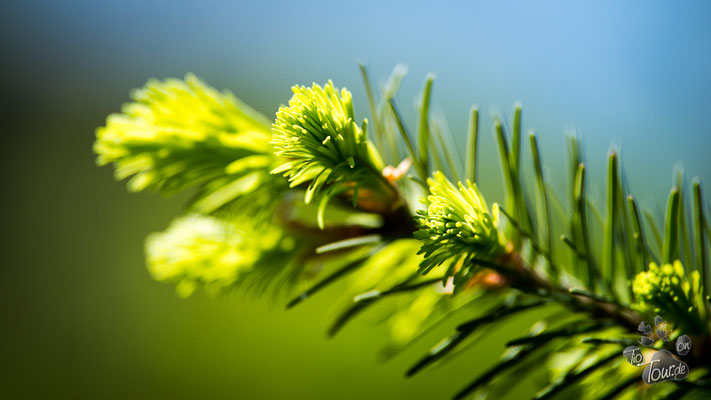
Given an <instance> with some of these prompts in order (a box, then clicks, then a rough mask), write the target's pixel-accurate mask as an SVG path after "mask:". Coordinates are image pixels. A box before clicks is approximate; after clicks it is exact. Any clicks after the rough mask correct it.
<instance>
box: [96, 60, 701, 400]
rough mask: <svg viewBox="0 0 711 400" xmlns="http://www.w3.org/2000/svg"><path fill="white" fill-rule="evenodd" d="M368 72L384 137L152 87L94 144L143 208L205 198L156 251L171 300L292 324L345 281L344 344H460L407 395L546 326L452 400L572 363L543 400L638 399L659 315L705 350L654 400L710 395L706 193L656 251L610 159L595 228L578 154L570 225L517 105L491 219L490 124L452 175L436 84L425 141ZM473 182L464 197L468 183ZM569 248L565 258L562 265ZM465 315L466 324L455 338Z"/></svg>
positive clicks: (695, 190) (343, 97)
mask: <svg viewBox="0 0 711 400" xmlns="http://www.w3.org/2000/svg"><path fill="white" fill-rule="evenodd" d="M359 67H360V71H361V75H362V78H363V81H364V84H365V85H366V95H367V100H368V105H369V107H368V108H369V110H370V113H371V119H370V120H371V121H373V123H372V128H373V129H370V132H369V129H368V123H367V120H363V122H362V123H360V124H358V123H356V116H355V111H354V110H353V105H352V99H351V94H350V92H349V91H348V90H346V89H345V88H344V89H341V90H338V89H336V87H335V86H334V85H333V83H332V82H331V81H329V82H328V83H327V84H326V85H324V86H319V85H316V84H314V85H313V86H311V87H304V86H295V87H294V88H293V91H294V95H293V97H292V98H291V100H290V101H289V104H288V106H283V107H281V108H280V109H279V110H278V111H277V114H276V120H275V122H274V123H273V124H272V126H271V132H270V131H269V127H268V124H267V123H266V122H265V121H266V119H265V118H263V117H261V116H260V115H259V114H257V113H256V112H254V111H253V110H251V109H250V108H249V107H248V106H246V105H245V104H243V103H242V102H240V101H239V100H237V99H236V98H235V97H234V96H232V95H231V94H229V93H228V92H224V93H220V92H218V91H216V90H214V89H212V88H210V87H208V86H206V85H205V84H203V83H202V82H201V81H199V80H197V78H194V77H192V76H190V75H189V76H188V77H186V79H185V81H179V80H167V81H164V82H158V81H149V83H148V84H147V85H146V87H145V88H144V89H142V90H139V91H136V92H135V93H134V96H133V97H134V103H132V104H129V105H127V106H124V109H123V113H122V114H116V115H112V116H110V117H109V118H108V120H107V125H106V127H104V128H100V129H99V130H97V141H96V144H95V147H94V148H95V151H96V153H97V155H98V158H97V162H98V163H99V164H100V165H103V164H106V163H113V164H114V165H115V167H116V176H117V178H118V179H123V178H126V177H132V178H131V180H130V181H129V188H130V189H131V190H143V189H151V190H158V191H161V192H164V193H172V192H175V191H178V190H182V189H185V188H188V187H191V186H199V187H198V189H197V194H196V195H195V198H194V199H193V200H192V201H191V202H190V204H189V210H190V213H188V214H186V215H184V216H181V217H178V218H177V219H176V220H175V221H174V222H173V223H172V224H171V225H170V226H169V227H168V229H167V230H166V231H165V232H162V233H156V234H153V235H151V236H149V238H148V239H147V241H146V256H147V257H146V259H147V264H148V268H149V271H150V272H151V274H152V276H153V277H154V278H155V279H156V280H159V281H164V282H170V283H172V284H174V285H175V286H176V290H177V291H178V293H179V294H180V295H181V296H188V295H189V294H190V293H192V291H193V290H195V289H197V288H198V287H203V288H204V289H205V290H206V291H207V292H209V293H219V292H224V291H226V290H228V289H231V288H234V287H259V288H263V287H266V286H273V287H275V288H277V290H275V292H279V291H281V292H286V293H290V294H291V293H296V295H295V296H292V297H291V301H289V302H288V304H287V307H294V306H296V305H298V304H300V303H302V302H303V301H305V300H307V299H311V298H315V297H317V295H318V293H320V292H321V291H323V290H324V289H326V288H328V287H330V286H331V285H332V284H334V283H335V282H338V281H343V280H345V281H347V282H348V288H349V289H348V290H347V291H346V294H345V295H344V299H343V301H341V302H339V308H338V311H337V312H336V317H335V319H334V321H333V322H332V324H331V327H330V330H329V335H334V334H335V333H337V332H339V331H341V330H342V328H343V327H345V326H346V325H347V324H348V323H349V322H351V321H354V320H355V318H356V317H358V318H360V316H365V315H366V314H367V315H371V314H377V315H379V319H380V320H383V321H387V322H386V324H387V325H388V327H389V329H388V331H389V335H390V339H389V347H388V348H386V352H385V354H387V355H389V356H392V355H394V354H396V353H398V352H401V351H403V350H405V349H408V348H409V346H410V344H411V343H413V342H414V341H416V340H424V338H426V337H427V335H426V334H427V333H429V332H431V331H432V329H433V327H435V326H441V325H444V324H450V325H451V330H452V332H451V334H450V335H448V336H447V337H445V338H444V339H443V340H442V341H440V342H438V343H436V344H435V346H434V347H432V349H431V350H430V351H429V352H428V353H427V354H425V355H424V356H422V357H421V358H420V359H419V361H418V362H417V363H416V364H414V365H413V366H412V367H411V368H410V370H408V371H407V375H408V376H409V375H413V374H415V373H417V372H419V371H421V370H423V369H424V368H425V367H427V366H430V365H432V364H434V363H436V362H440V361H444V360H446V359H448V358H450V357H451V356H452V355H453V354H456V353H458V352H460V351H464V350H465V349H466V347H467V343H471V342H472V341H473V338H474V337H475V334H476V335H484V334H487V333H491V332H500V331H498V329H499V328H500V327H501V326H502V325H501V323H502V322H503V321H505V320H507V319H511V318H520V317H521V315H522V314H523V313H524V312H527V311H529V310H530V311H531V313H530V315H534V311H535V315H536V316H537V317H540V320H539V321H538V322H537V323H535V324H534V325H533V326H531V328H530V329H529V333H528V334H527V335H525V336H520V335H518V337H515V336H514V337H510V338H507V341H508V345H509V348H508V349H507V350H506V352H505V353H504V355H503V357H502V358H501V360H500V361H499V362H498V363H496V364H495V365H494V366H493V367H491V368H490V369H488V370H487V371H485V372H484V373H483V374H481V375H480V376H478V377H476V378H475V379H474V380H472V381H470V383H469V384H468V385H467V386H465V387H464V388H462V389H459V390H458V391H455V390H453V391H452V393H454V396H455V398H463V397H466V396H470V395H474V394H482V395H483V394H486V393H491V394H492V396H496V395H500V394H501V393H502V391H503V390H506V389H507V388H508V387H509V385H511V383H512V382H514V381H518V380H519V379H518V378H519V375H521V376H524V375H526V366H528V365H531V363H534V362H537V363H542V362H545V361H546V360H548V361H551V360H558V359H561V358H567V360H568V361H567V362H566V364H565V366H564V367H561V368H557V369H555V370H552V371H551V372H550V374H549V375H547V376H548V379H549V381H548V382H546V383H545V384H543V385H538V386H539V387H538V389H537V394H535V395H536V397H538V398H550V397H556V396H557V397H559V398H562V397H565V396H567V395H570V394H571V393H586V392H584V391H582V392H581V390H582V389H589V392H587V393H590V394H591V395H590V396H591V397H593V396H598V397H603V398H613V397H615V396H617V395H620V394H625V393H630V392H631V391H632V390H637V391H639V390H642V389H640V387H641V385H640V384H637V385H635V382H639V380H636V379H638V378H636V379H632V378H633V377H630V376H629V374H628V372H625V370H624V369H623V368H622V367H621V365H622V364H624V363H623V361H622V356H621V355H620V354H621V351H622V347H624V346H625V345H628V344H629V339H628V338H627V337H626V335H630V334H632V333H633V332H635V331H636V329H637V327H638V325H639V324H640V322H641V321H643V320H648V318H651V317H653V316H654V314H659V315H663V316H664V317H665V318H666V319H667V320H668V321H669V322H670V323H671V324H673V325H672V326H673V329H674V330H673V332H672V335H674V336H679V335H684V334H688V335H689V336H691V337H692V338H693V343H694V347H693V349H692V352H691V353H690V354H689V355H688V357H687V358H686V360H687V361H688V365H690V366H691V367H692V368H694V369H699V370H700V371H699V372H698V374H696V375H694V376H693V377H690V378H689V381H685V382H681V383H676V385H678V389H675V390H665V389H659V386H657V387H652V388H645V389H644V390H645V392H646V393H649V394H650V395H652V396H657V395H664V394H667V393H669V394H670V395H673V396H684V395H687V394H689V393H694V392H699V391H703V390H708V389H709V381H708V380H704V379H705V378H704V377H705V376H708V374H709V373H710V372H709V371H711V364H709V359H710V358H709V357H708V354H709V353H708V352H709V351H711V334H710V332H711V326H710V320H711V319H710V318H709V315H711V303H710V302H709V298H708V293H709V292H708V287H707V284H709V282H708V281H709V279H710V278H709V265H708V264H709V263H708V259H707V258H708V257H707V254H708V245H709V226H708V221H707V220H706V219H705V213H704V207H705V204H704V201H703V197H702V193H701V186H700V184H699V183H698V182H694V183H693V184H692V189H691V192H692V193H691V195H692V198H693V207H692V208H690V209H689V208H687V205H686V204H685V201H686V200H685V199H686V193H685V189H684V188H685V185H684V178H683V175H682V174H681V173H679V174H678V175H677V182H676V185H677V187H676V188H675V189H673V190H672V192H671V194H670V197H669V202H668V204H667V212H666V215H665V224H664V230H663V231H660V230H659V228H658V226H657V223H656V222H655V219H654V218H653V217H652V216H651V214H650V213H649V211H648V210H644V209H641V208H640V207H639V206H638V204H637V202H636V201H635V198H634V197H633V196H632V195H631V194H629V193H627V192H626V185H625V177H624V176H623V174H622V168H621V166H620V165H621V160H620V157H619V154H618V153H617V152H615V151H613V152H611V153H610V154H609V156H608V166H607V179H606V188H607V190H606V198H605V204H604V207H603V208H600V210H601V211H603V212H604V214H602V213H598V211H597V209H598V208H597V207H598V206H599V205H598V204H595V202H594V201H593V200H592V199H591V198H590V196H589V195H588V190H587V187H588V185H589V182H587V181H588V179H589V178H588V175H589V172H588V170H587V167H586V165H585V164H584V160H583V155H582V150H581V146H580V141H579V139H578V138H576V137H575V136H574V135H573V136H570V138H569V139H568V149H569V160H568V166H569V179H570V180H569V185H568V186H569V187H568V200H567V202H568V205H569V211H566V210H565V207H564V206H563V205H562V203H561V200H559V199H558V197H557V196H556V195H555V187H554V183H552V182H549V181H548V179H544V174H543V167H544V163H543V160H542V157H541V152H540V148H539V145H538V141H537V139H536V136H535V134H534V133H533V131H529V144H530V151H531V158H532V165H531V166H530V168H532V169H533V171H534V174H533V176H534V179H535V181H534V182H533V184H531V183H529V182H527V181H526V174H524V173H523V172H524V171H525V170H526V169H527V168H528V166H526V165H524V164H525V163H524V160H526V158H525V157H524V156H523V152H524V148H523V146H522V141H521V134H522V132H523V129H524V126H523V120H522V108H521V106H520V105H519V104H516V106H515V107H514V112H513V118H512V124H511V126H512V128H513V129H512V132H511V138H509V137H508V135H507V134H506V132H505V130H504V123H503V122H502V121H498V120H497V121H495V124H494V134H495V136H496V139H497V142H498V150H499V154H500V161H501V168H502V171H503V177H504V184H505V189H506V200H505V204H506V207H505V208H504V207H500V206H498V205H497V204H493V205H492V207H491V208H489V206H488V204H487V202H486V200H485V198H484V196H483V195H482V193H481V192H480V190H479V188H478V186H477V184H476V183H475V182H476V181H477V177H480V176H481V171H484V169H482V168H480V167H478V166H477V158H478V157H477V155H478V153H480V152H481V150H479V149H478V147H479V142H480V141H479V136H480V129H479V115H478V108H476V107H473V108H472V109H471V112H470V115H469V126H468V135H467V142H466V145H467V147H466V154H467V156H466V160H463V161H464V162H461V161H457V157H455V155H456V154H457V151H456V149H455V148H452V146H451V145H450V144H449V140H448V139H447V137H446V134H447V133H448V132H447V130H446V123H445V119H444V117H442V116H440V115H435V116H434V117H432V116H431V115H430V114H431V113H430V109H431V108H432V102H433V98H432V85H433V78H432V76H431V75H429V76H428V77H427V79H426V80H425V85H424V89H423V93H422V97H421V101H420V103H419V104H418V106H417V108H418V110H417V111H418V112H419V113H418V120H417V123H416V125H415V126H416V127H417V130H416V136H413V137H411V136H410V134H409V133H408V131H407V129H406V127H405V121H404V120H403V119H402V116H401V114H400V113H399V111H398V109H397V108H396V106H395V101H394V98H395V95H396V92H397V89H398V87H399V86H400V82H401V81H402V78H403V76H404V74H405V69H404V67H402V66H397V67H396V68H395V70H394V71H393V73H392V75H391V77H390V79H389V81H388V83H387V84H386V85H385V86H384V87H383V88H382V90H381V91H380V93H379V94H380V96H378V93H377V92H376V91H375V90H373V88H372V87H371V83H370V77H369V76H368V74H367V70H366V68H365V66H363V65H360V66H359ZM369 136H372V137H369ZM398 137H399V138H400V139H401V143H398V140H397V138H398ZM371 140H373V141H374V143H376V145H373V142H371ZM509 140H510V141H511V142H510V143H511V146H510V147H509ZM401 144H402V145H403V147H404V148H405V149H406V150H407V157H405V158H404V159H403V158H402V157H401V154H400V146H401ZM381 155H382V156H381ZM384 161H385V162H384ZM386 163H387V164H388V165H386ZM460 164H461V165H460ZM410 165H412V166H413V171H410V170H409V167H410ZM432 167H434V169H435V172H431V171H432ZM442 169H446V170H447V171H446V172H447V175H445V173H443V172H441V171H442ZM270 172H271V173H270ZM278 174H283V175H284V176H285V177H286V179H284V178H283V177H281V176H278ZM460 176H464V177H466V178H468V179H467V180H465V181H464V182H459V181H458V177H460ZM529 187H535V192H534V193H528V188H529ZM423 194H424V198H422V199H421V200H420V203H417V199H418V198H420V197H422V196H423ZM531 199H535V201H534V202H531V203H529V200H531ZM551 207H553V209H554V210H556V212H551ZM326 210H328V214H326ZM689 210H691V211H689ZM499 214H503V215H504V216H505V219H500V217H499ZM603 217H604V219H603ZM642 217H644V218H645V219H644V220H643V219H642ZM591 218H592V219H591ZM689 218H690V221H693V223H690V224H689V223H687V219H689ZM560 232H562V233H563V234H562V235H560V238H561V240H562V241H563V242H564V244H565V247H564V246H556V245H554V240H553V237H554V235H555V234H558V233H560ZM595 237H602V241H601V242H598V241H597V240H594V238H595ZM566 249H569V251H568V250H566ZM562 250H566V251H562ZM660 255H661V257H660ZM659 261H661V263H659ZM423 275H425V276H423ZM280 288H282V290H279V289H280ZM374 305H377V307H374ZM481 309H485V310H486V311H484V312H480V311H478V310H481ZM458 313H459V314H464V313H466V314H468V315H469V316H468V317H467V319H466V320H459V321H456V319H455V318H454V316H455V315H456V314H458ZM472 313H474V315H471V314H472ZM502 333H503V332H502ZM591 334H592V335H594V338H590V337H585V336H584V335H591ZM662 347H664V346H663V345H662V344H661V343H659V344H657V348H662ZM666 347H669V345H666ZM620 371H622V372H620ZM670 385H674V384H670ZM600 388H604V390H602V389H600Z"/></svg>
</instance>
